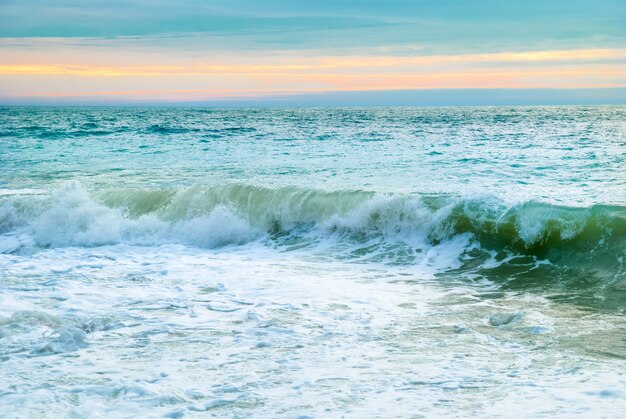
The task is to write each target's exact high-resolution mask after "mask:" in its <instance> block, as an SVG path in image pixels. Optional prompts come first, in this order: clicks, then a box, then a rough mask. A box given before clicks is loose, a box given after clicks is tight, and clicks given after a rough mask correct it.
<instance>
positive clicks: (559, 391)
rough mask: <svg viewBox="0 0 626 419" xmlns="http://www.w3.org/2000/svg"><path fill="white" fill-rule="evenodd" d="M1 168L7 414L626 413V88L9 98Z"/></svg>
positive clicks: (1, 329) (0, 127)
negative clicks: (415, 102)
mask: <svg viewBox="0 0 626 419" xmlns="http://www.w3.org/2000/svg"><path fill="white" fill-rule="evenodd" d="M0 168H1V169H0V170H1V171H0V269H1V271H0V273H1V275H2V278H1V281H0V362H1V364H0V365H1V366H2V368H1V369H0V378H1V379H0V406H2V410H3V411H6V412H12V414H13V413H14V416H16V417H21V416H24V415H26V416H29V415H32V416H41V415H43V416H46V415H50V416H59V415H61V416H63V415H75V416H86V415H89V414H90V413H93V412H99V413H101V414H102V415H106V416H113V417H130V416H137V415H142V416H161V415H170V416H180V415H186V416H194V415H198V416H203V415H206V414H209V413H210V414H213V415H217V416H259V417H267V416H285V417H298V416H302V415H304V416H307V415H308V416H320V417H336V416H340V415H342V414H345V415H347V416H381V415H383V416H387V415H393V416H410V415H411V414H421V415H424V416H443V415H446V416H447V415H462V416H469V415H476V414H479V415H486V416H507V417H510V416H516V415H519V416H528V415H531V416H542V415H545V416H555V415H557V416H567V417H571V416H576V415H578V416H594V417H597V416H599V415H600V416H601V415H605V416H607V417H619V416H620V413H622V412H623V411H624V409H626V404H625V403H624V401H623V400H626V390H624V389H625V388H626V375H625V374H624V373H622V371H623V370H624V367H625V366H626V361H625V359H626V340H625V336H626V335H625V334H624V333H625V332H626V321H625V317H624V315H625V314H626V267H624V256H626V107H623V106H610V107H609V106H607V107H528V108H523V107H508V108H500V107H479V108H465V107H463V108H384V109H248V110H245V109H205V108H198V109H192V108H189V109H186V108H172V109H160V108H45V107H41V108H26V107H24V108H18V107H9V108H2V109H0ZM511 412H513V413H511ZM515 412H519V413H517V414H516V413H515ZM522 413H523V414H522Z"/></svg>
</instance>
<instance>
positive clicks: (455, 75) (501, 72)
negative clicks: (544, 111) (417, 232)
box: [0, 0, 626, 105]
mask: <svg viewBox="0 0 626 419" xmlns="http://www.w3.org/2000/svg"><path fill="white" fill-rule="evenodd" d="M0 103H5V104H7V103H8V104H11V103H17V104H37V103H59V104H94V103H103V104H117V103H121V104H125V103H130V104H132V103H142V104H145V103H147V104H162V103H181V104H183V103H200V104H203V103H206V104H212V103H220V104H261V105H262V104H276V103H278V104H316V105H324V104H350V105H358V104H360V103H363V104H367V105H377V104H384V105H393V104H401V105H410V104H419V105H428V104H437V105H441V104H506V103H511V104H518V103H528V104H542V103H546V104H558V103H626V1H625V0H594V1H590V0H584V1H581V0H567V1H566V0H541V1H538V0H525V1H503V0H482V1H481V0H474V1H468V0H412V1H399V0H385V1H373V0H308V1H296V0H291V1H289V0H257V1H252V0H222V1H213V0H204V1H201V0H179V1H171V0H151V1H148V0H133V1H119V0H105V1H102V0H90V1H85V0H0Z"/></svg>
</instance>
